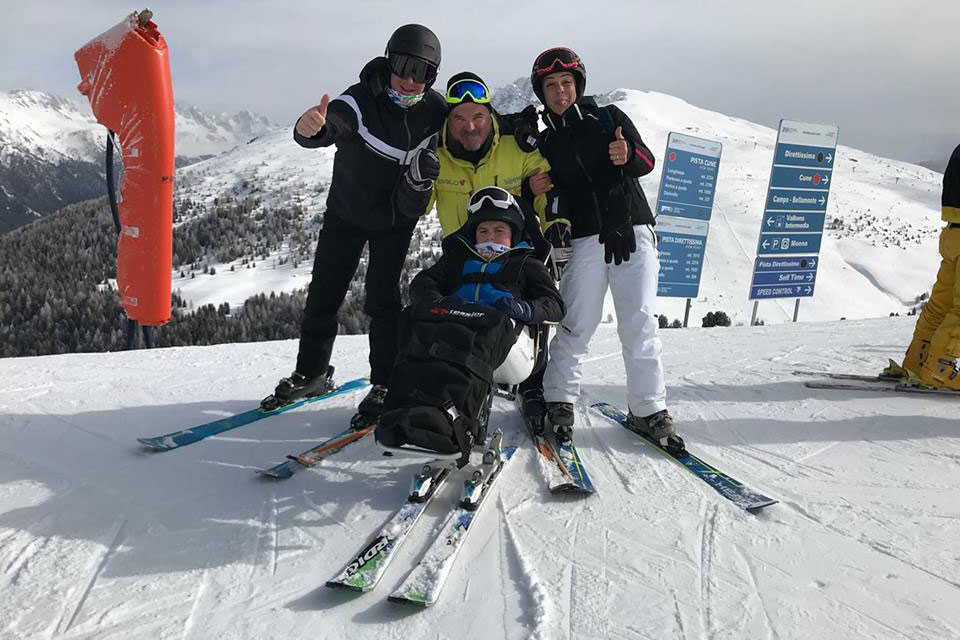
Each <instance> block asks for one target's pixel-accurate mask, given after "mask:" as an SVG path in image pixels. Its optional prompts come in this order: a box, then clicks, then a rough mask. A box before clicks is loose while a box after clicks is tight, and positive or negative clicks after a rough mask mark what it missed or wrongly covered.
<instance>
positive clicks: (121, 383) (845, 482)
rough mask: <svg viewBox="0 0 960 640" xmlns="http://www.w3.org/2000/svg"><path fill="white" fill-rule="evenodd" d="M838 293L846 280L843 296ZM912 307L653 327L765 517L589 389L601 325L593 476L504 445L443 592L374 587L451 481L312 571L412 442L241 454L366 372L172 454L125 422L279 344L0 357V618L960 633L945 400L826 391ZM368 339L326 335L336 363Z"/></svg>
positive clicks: (346, 370)
mask: <svg viewBox="0 0 960 640" xmlns="http://www.w3.org/2000/svg"><path fill="white" fill-rule="evenodd" d="M851 295H856V294H851ZM912 329H913V318H883V319H873V320H848V321H845V322H836V321H835V322H825V323H812V322H807V323H799V324H780V325H776V326H764V327H732V328H715V329H687V330H668V331H663V332H662V337H663V340H664V362H665V369H666V375H667V381H668V401H669V404H670V407H671V410H672V412H673V413H674V415H675V417H676V419H677V421H678V426H679V432H680V433H681V434H682V435H683V436H684V437H685V438H686V440H687V444H688V446H689V448H690V450H691V451H692V452H694V453H696V454H698V455H700V456H701V457H702V458H704V459H705V460H707V461H708V462H710V463H712V464H714V465H715V466H717V467H718V468H719V469H721V470H723V471H725V472H727V473H729V474H730V475H732V476H734V477H735V478H737V479H739V480H741V481H742V482H744V483H745V484H747V485H748V486H750V487H752V488H754V489H756V490H758V491H762V492H763V493H765V494H767V495H769V496H772V497H774V498H777V499H778V500H779V501H780V503H779V504H776V505H773V506H770V507H767V508H766V509H764V510H763V512H761V513H760V514H758V515H751V514H748V513H746V512H744V511H742V510H740V509H738V508H737V507H736V506H734V505H733V504H732V503H730V502H728V501H726V500H724V499H723V498H722V497H721V496H719V495H718V494H717V493H716V492H714V491H713V490H712V489H711V488H709V487H708V486H707V485H706V484H704V483H703V482H701V481H700V480H698V479H697V478H695V477H693V476H692V475H690V474H689V473H688V472H687V471H685V470H684V469H682V468H681V467H679V466H677V465H676V464H674V463H673V462H672V461H670V460H669V459H667V458H666V457H664V456H663V455H662V454H660V453H659V452H657V451H655V450H653V449H651V448H650V447H648V446H645V445H644V444H643V443H642V441H641V440H640V439H638V438H637V437H636V436H635V435H633V434H632V433H630V432H628V431H626V430H625V429H623V428H622V427H619V426H617V425H615V424H614V423H612V422H610V421H608V420H606V419H605V418H603V417H601V416H600V415H599V414H597V413H594V412H593V411H591V410H589V409H588V408H587V404H588V403H591V402H596V401H608V402H611V403H613V404H617V405H620V406H623V402H624V397H625V389H624V380H625V378H624V369H623V363H622V360H621V358H620V355H619V344H618V342H617V338H616V331H615V329H613V328H611V327H609V326H603V327H601V329H600V330H599V331H598V333H597V335H596V337H595V339H594V341H593V343H592V345H591V350H590V354H589V357H588V358H587V360H586V363H585V371H584V380H585V385H584V390H583V391H584V393H583V396H582V398H581V403H580V404H579V405H578V407H577V431H576V438H577V442H578V448H579V450H580V454H581V456H582V458H583V459H584V462H585V464H586V465H588V469H589V471H590V473H591V476H592V479H593V481H594V484H595V485H596V487H597V493H596V494H595V495H594V496H591V497H585V498H575V497H569V496H555V495H551V494H550V493H549V492H548V491H547V490H546V488H545V486H544V484H543V482H542V480H541V477H540V472H539V471H538V468H537V465H538V464H539V463H538V456H537V455H536V454H535V452H534V451H533V450H532V448H531V446H530V444H529V441H527V440H526V438H525V436H523V435H521V428H522V427H521V424H520V421H519V418H518V416H517V415H516V411H515V410H514V409H513V408H512V406H511V405H510V404H509V403H507V402H506V401H504V400H499V399H498V400H497V401H496V402H495V405H494V413H493V417H492V424H493V425H494V426H498V427H501V428H503V429H504V431H505V433H506V436H507V438H508V439H511V440H512V441H513V442H516V443H519V445H520V448H519V449H518V451H517V453H516V457H515V459H514V460H513V461H512V462H511V463H510V465H509V466H508V467H506V468H505V470H504V473H503V476H502V477H501V478H500V482H499V485H498V486H497V487H496V488H495V489H494V492H493V493H492V494H491V495H490V497H489V500H488V502H487V503H486V504H485V506H484V508H483V510H482V511H481V512H480V515H479V518H478V520H477V521H476V522H475V524H474V526H473V527H471V529H470V533H469V536H468V538H467V544H466V547H465V548H464V550H463V552H462V553H461V554H460V556H459V557H458V559H457V561H456V563H455V564H454V566H453V569H452V571H451V573H450V577H449V579H448V582H447V584H446V587H445V589H444V591H443V593H442V595H441V597H440V600H439V602H438V603H437V604H436V605H435V606H434V607H433V608H430V609H427V610H421V609H417V608H410V607H404V606H401V605H397V604H395V603H390V602H388V601H387V600H386V598H387V596H388V595H389V594H390V593H391V592H392V591H393V590H394V589H395V588H396V587H397V586H398V585H399V584H400V582H401V581H402V580H403V579H404V577H405V576H406V575H407V573H408V572H409V571H410V570H411V569H412V568H413V566H414V564H415V563H416V562H417V560H419V559H420V558H421V557H422V556H423V554H424V552H425V550H426V546H427V543H428V538H429V534H430V533H431V532H432V531H433V530H434V529H435V528H436V527H437V526H438V525H439V524H440V522H441V521H442V519H443V516H444V515H445V512H446V510H447V509H448V508H449V507H450V506H451V505H452V504H453V503H454V502H455V500H456V498H457V496H458V495H459V490H460V486H459V484H460V482H459V479H458V477H454V478H452V479H451V481H450V482H448V483H447V485H446V486H445V487H444V488H443V490H442V491H441V493H440V494H439V495H438V496H437V498H436V499H435V501H434V503H433V504H431V505H430V508H429V509H428V511H427V513H426V514H425V515H424V517H423V519H422V520H421V521H420V522H419V523H418V524H417V526H416V528H415V529H414V533H413V535H412V537H411V538H410V539H408V541H407V542H406V544H405V546H404V547H402V548H401V549H400V551H399V553H398V555H397V557H396V559H395V560H394V562H393V564H392V565H391V566H390V567H389V569H388V570H387V572H386V574H385V576H384V578H383V580H382V581H381V583H380V585H379V586H378V587H377V588H376V589H375V590H374V591H372V592H370V593H367V594H357V593H351V592H345V591H339V590H331V589H327V588H325V587H324V586H323V585H324V582H325V581H326V580H328V579H330V578H331V577H334V576H336V575H337V573H339V571H340V570H341V569H342V567H343V566H344V565H345V564H346V563H347V562H348V561H349V559H350V557H351V555H352V554H354V553H355V552H357V551H359V550H360V548H361V547H362V546H363V544H364V543H365V542H366V541H367V539H368V538H369V537H370V536H372V535H373V534H374V533H375V532H377V531H378V530H379V529H380V528H382V527H383V526H384V523H386V522H387V520H388V519H389V518H390V516H391V514H392V513H393V512H394V510H396V509H397V508H398V507H399V506H400V505H401V503H402V502H403V500H404V498H405V495H406V492H407V490H408V486H409V480H410V477H411V474H412V473H414V472H415V471H416V470H418V469H419V465H420V464H421V463H420V462H419V461H414V460H403V459H398V458H385V457H383V456H381V455H380V451H379V450H378V448H377V447H376V446H375V443H374V442H373V440H372V439H371V438H367V439H364V440H361V441H359V442H358V443H357V444H354V445H352V446H350V447H348V448H347V449H345V450H343V451H342V452H341V453H339V454H338V455H336V456H333V457H331V458H329V459H328V460H325V461H323V462H322V463H321V464H320V465H319V466H317V467H315V468H314V469H312V470H305V471H302V472H300V473H298V474H297V475H295V476H294V477H293V478H291V479H289V480H286V481H282V482H277V481H269V480H267V479H265V478H262V477H261V476H259V475H257V474H256V473H254V471H255V470H256V469H258V468H262V467H265V466H269V465H272V464H275V463H277V462H280V461H282V460H283V459H284V456H285V455H286V454H290V453H299V452H300V451H302V450H305V449H307V448H309V447H310V446H312V445H313V444H314V443H316V442H317V441H319V440H321V439H323V438H325V437H328V436H330V435H332V434H334V433H336V432H338V431H340V430H341V429H343V428H344V426H345V424H346V422H347V421H348V420H349V417H350V416H351V414H352V413H353V408H354V406H355V404H356V403H357V402H358V401H359V399H360V396H361V393H354V394H352V395H345V396H339V397H337V398H333V399H330V400H329V401H325V402H321V403H316V404H313V405H308V406H307V407H304V408H302V409H299V410H296V411H291V412H288V413H285V414H282V415H278V416H275V417H272V418H269V419H266V420H263V421H260V422H257V423H254V424H251V425H248V426H245V427H241V428H239V429H236V430H234V431H230V432H227V433H224V434H222V435H220V436H218V437H214V438H212V439H209V440H205V441H203V442H199V443H197V444H194V445H191V446H188V447H185V448H182V449H178V450H175V451H170V452H165V453H148V452H145V451H143V450H141V449H140V448H138V446H137V443H136V438H137V437H141V436H152V435H159V434H163V433H167V432H170V431H173V430H176V429H180V428H185V427H189V426H192V425H195V424H198V423H203V422H207V421H210V420H213V419H216V418H218V417H221V416H225V415H227V414H231V413H235V412H239V411H243V410H246V409H249V408H250V407H251V406H253V405H255V404H256V403H257V402H258V401H259V399H260V398H261V397H262V396H264V395H266V394H267V393H269V391H270V390H271V389H272V387H273V385H274V384H275V383H276V381H277V379H278V378H279V377H280V376H282V375H285V374H287V373H289V371H290V370H291V369H292V367H293V363H294V357H295V353H296V348H297V343H296V341H283V342H273V343H252V344H233V345H218V346H211V347H179V348H170V349H157V350H151V351H137V352H123V353H102V354H72V355H59V356H45V357H34V358H9V359H3V360H0V379H2V380H4V381H5V383H4V384H3V385H2V388H0V461H2V463H0V589H2V593H3V598H0V638H2V639H3V640H13V639H17V640H21V639H27V638H29V639H33V638H66V639H71V640H80V639H91V640H92V639H94V638H95V639H97V640H108V639H114V638H116V639H123V640H130V639H138V638H144V639H147V638H149V639H151V640H153V639H165V638H171V639H172V638H176V639H177V640H183V639H200V638H203V639H213V638H219V639H227V638H257V639H269V638H278V639H284V640H286V639H290V638H307V637H309V638H316V639H326V638H330V639H334V638H336V639H342V638H352V639H356V640H363V639H367V638H369V639H376V640H390V639H396V640H400V639H407V638H440V639H451V640H453V639H458V640H459V639H461V638H510V639H522V638H541V639H549V640H555V639H566V638H636V639H641V638H657V639H662V638H731V639H742V638H780V639H786V638H871V639H881V638H882V639H887V638H889V639H897V640H904V639H909V640H920V639H924V638H929V639H937V640H939V639H942V638H957V637H960V609H958V608H957V606H956V604H957V602H960V551H958V548H957V540H958V539H960V501H958V500H957V495H958V493H960V440H958V436H960V433H958V429H957V420H956V415H957V410H956V404H955V403H956V399H954V398H948V397H947V398H945V397H929V396H924V395H906V394H893V393H890V394H879V393H870V392H859V391H855V392H849V391H826V390H815V389H809V388H807V387H805V386H803V380H804V379H802V378H799V377H796V376H793V375H791V371H792V370H793V369H797V368H802V369H823V370H830V371H838V372H839V371H844V372H862V373H870V372H875V371H877V370H878V369H879V368H880V367H882V366H883V365H884V364H885V363H886V359H887V358H889V357H893V358H898V357H900V355H902V352H903V350H904V347H905V345H906V344H907V342H908V341H909V338H910V335H911V332H912ZM366 361H367V343H366V338H365V337H364V336H342V337H340V338H338V340H337V346H336V349H335V353H334V359H333V363H334V364H335V365H336V366H337V378H338V379H339V380H341V381H344V380H348V379H351V378H355V377H358V376H362V375H365V374H366V372H367V364H366Z"/></svg>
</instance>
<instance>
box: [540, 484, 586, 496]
mask: <svg viewBox="0 0 960 640" xmlns="http://www.w3.org/2000/svg"><path fill="white" fill-rule="evenodd" d="M550 493H556V494H565V495H570V496H592V495H593V494H594V493H596V492H595V491H594V490H593V489H592V488H588V487H584V486H581V485H579V484H576V483H573V482H567V483H564V484H558V485H554V486H552V487H550Z"/></svg>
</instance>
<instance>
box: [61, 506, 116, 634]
mask: <svg viewBox="0 0 960 640" xmlns="http://www.w3.org/2000/svg"><path fill="white" fill-rule="evenodd" d="M126 523H127V519H126V518H125V517H120V518H118V519H117V521H116V522H115V523H114V525H113V529H112V533H113V535H112V536H111V538H112V539H111V540H110V544H109V545H108V546H107V548H106V549H105V550H104V551H103V554H102V555H101V556H100V558H99V559H98V560H97V562H96V563H95V564H94V565H93V566H92V567H91V570H90V578H89V579H88V580H87V582H86V584H85V585H84V587H83V589H82V590H81V591H80V592H79V596H78V597H77V599H76V602H74V603H73V604H72V605H68V606H67V607H66V608H65V609H63V610H62V612H61V615H60V619H59V622H58V623H57V626H56V631H55V632H54V634H53V636H51V637H53V638H56V637H58V636H62V635H64V634H66V633H67V632H68V631H69V630H70V628H71V627H72V626H73V623H74V622H76V620H77V616H78V615H79V614H80V610H81V609H82V608H83V605H84V602H86V600H87V596H88V595H90V590H91V589H92V588H93V585H94V583H95V582H96V581H97V578H99V577H100V574H101V573H102V572H103V568H104V567H105V566H106V564H107V561H108V560H109V559H110V556H111V555H113V553H114V552H115V551H116V550H117V547H118V546H119V544H120V542H121V541H122V539H123V537H122V534H123V529H124V526H125V525H126ZM68 614H69V615H68Z"/></svg>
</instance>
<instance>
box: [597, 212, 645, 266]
mask: <svg viewBox="0 0 960 640" xmlns="http://www.w3.org/2000/svg"><path fill="white" fill-rule="evenodd" d="M600 244H602V245H603V259H604V260H605V261H606V263H607V264H610V261H611V260H612V261H613V262H614V263H615V264H617V265H619V264H620V263H621V262H627V261H629V260H630V254H631V253H633V252H634V251H636V250H637V238H636V236H634V235H633V224H632V223H631V222H630V221H629V220H627V221H626V222H623V223H622V224H620V226H618V227H616V228H614V229H610V230H609V231H603V232H601V233H600Z"/></svg>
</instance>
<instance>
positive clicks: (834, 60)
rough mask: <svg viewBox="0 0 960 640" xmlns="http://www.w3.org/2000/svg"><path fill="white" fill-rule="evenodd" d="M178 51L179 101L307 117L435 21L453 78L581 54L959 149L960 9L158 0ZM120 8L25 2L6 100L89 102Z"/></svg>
mask: <svg viewBox="0 0 960 640" xmlns="http://www.w3.org/2000/svg"><path fill="white" fill-rule="evenodd" d="M148 6H150V8H151V9H152V10H153V11H154V13H155V18H154V20H155V21H156V22H157V24H158V25H159V27H160V30H161V32H162V33H163V34H164V36H165V37H166V39H167V41H168V43H169V45H170V50H171V67H172V71H173V77H174V94H175V97H176V98H177V99H178V100H182V101H185V102H188V103H192V104H196V105H197V106H199V107H201V108H203V109H205V110H224V111H236V110H239V109H250V110H253V111H257V112H260V113H263V114H265V115H267V116H268V117H270V118H271V119H272V120H274V121H276V122H278V123H285V122H290V123H292V122H293V121H294V120H295V119H296V117H297V116H298V115H299V114H300V113H301V112H302V111H303V110H304V108H306V107H307V106H310V105H312V104H315V103H316V102H317V101H318V100H319V97H320V96H321V95H322V94H323V93H324V92H329V93H331V94H336V93H339V92H340V91H341V90H343V89H344V88H345V87H347V86H348V85H349V84H351V83H352V82H354V81H355V78H356V76H357V73H358V72H359V70H360V68H361V67H362V65H363V64H364V63H365V62H366V61H367V60H368V59H370V58H371V57H373V56H375V55H379V54H381V53H382V51H383V47H384V44H385V42H386V40H387V38H388V37H389V35H390V33H391V32H392V30H393V29H394V28H395V27H397V26H399V25H400V24H404V23H407V22H420V23H422V24H426V25H427V26H429V27H431V28H432V29H433V30H434V31H436V32H437V34H438V35H439V36H440V40H441V43H442V46H443V53H444V61H443V64H442V66H441V69H440V78H441V81H443V80H445V79H446V78H447V77H448V76H450V75H452V74H453V73H455V72H457V71H460V70H463V69H470V70H473V71H476V72H477V73H479V74H480V75H482V76H483V77H484V78H485V79H486V80H487V81H488V83H490V84H491V85H493V86H497V85H502V84H505V83H507V82H511V81H513V80H515V79H516V78H518V77H520V76H523V75H526V74H528V73H529V69H530V65H531V63H532V61H533V58H534V57H535V56H536V55H537V53H539V52H540V51H542V50H543V49H545V48H547V47H550V46H555V45H561V44H562V45H567V46H571V47H573V48H574V49H576V50H577V51H578V52H579V53H580V55H581V57H582V58H583V59H584V61H585V62H586V64H587V68H588V83H587V85H588V93H591V92H604V91H609V90H612V89H616V88H621V87H625V88H631V89H641V90H653V91H661V92H664V93H669V94H672V95H676V96H678V97H681V98H683V99H685V100H687V101H688V102H690V103H692V104H696V105H698V106H701V107H704V108H708V109H713V110H717V111H720V112H723V113H726V114H729V115H733V116H738V117H743V118H747V119H749V120H753V121H755V122H759V123H761V124H765V125H768V126H772V127H775V126H776V124H777V122H778V121H779V119H780V118H781V117H787V118H793V119H799V120H809V121H815V122H830V123H835V124H838V125H839V126H840V141H841V143H843V144H848V145H851V146H855V147H860V148H862V149H865V150H867V151H872V152H875V153H880V154H883V155H888V156H890V157H894V158H897V159H902V160H908V161H923V160H939V159H940V158H943V159H944V160H945V157H946V153H947V152H948V151H949V150H950V149H952V148H953V147H954V146H956V144H958V143H960V82H958V77H960V74H958V73H957V70H958V67H960V60H958V56H957V51H958V48H957V43H958V29H960V2H957V1H956V0H925V1H923V2H903V1H902V0H900V1H890V0H842V1H826V0H805V1H804V2H770V1H768V0H762V1H761V0H749V1H747V0H745V1H741V2H737V1H724V2H716V1H713V2H711V1H707V0H704V1H692V0H677V1H674V2H669V3H664V2H647V1H638V0H637V1H633V2H609V1H606V0H605V1H603V2H593V3H590V2H584V1H582V0H581V1H580V2H564V1H560V0H554V1H553V2H542V1H540V0H533V1H525V2H517V1H514V2H503V1H500V0H494V1H489V2H482V3H481V2H471V3H462V2H433V1H429V2H370V1H367V0H353V1H352V2H338V3H329V2H288V1H286V0H283V1H277V2H253V1H250V0H240V1H232V2H223V1H220V0H215V1H210V2H184V1H168V2H156V3H151V4H150V5H148ZM131 7H132V5H130V4H129V3H127V2H117V1H114V0H99V1H97V2H92V1H87V0H73V1H70V2H65V1H59V0H44V1H42V2H34V3H20V2H17V3H13V2H11V3H9V5H8V6H7V7H6V8H5V11H4V14H5V15H4V19H3V21H2V23H0V90H10V89H15V88H22V87H26V88H34V89H41V90H45V91H50V92H53V93H58V94H61V95H65V96H68V97H74V98H76V97H78V96H79V94H77V93H76V84H77V82H78V80H79V78H78V77H77V72H76V68H75V66H74V64H73V59H72V53H73V51H74V50H75V49H77V48H78V47H79V46H81V45H82V44H83V43H85V42H86V41H87V40H89V39H90V38H92V37H94V36H96V35H97V34H99V33H100V32H102V31H104V30H105V29H107V28H108V27H110V26H112V25H113V24H115V23H117V22H119V21H120V19H122V18H123V16H125V15H126V14H127V13H129V12H130V11H131V10H132V8H131Z"/></svg>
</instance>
